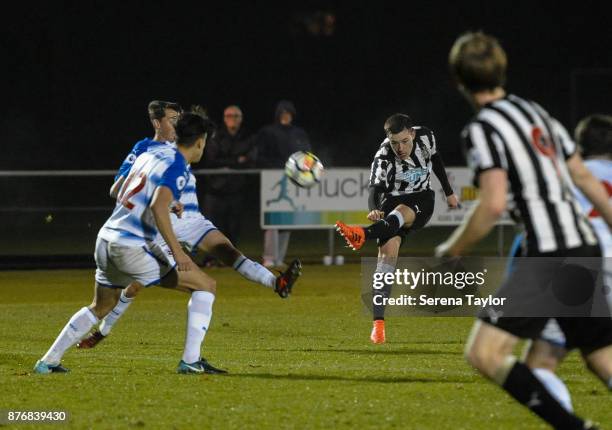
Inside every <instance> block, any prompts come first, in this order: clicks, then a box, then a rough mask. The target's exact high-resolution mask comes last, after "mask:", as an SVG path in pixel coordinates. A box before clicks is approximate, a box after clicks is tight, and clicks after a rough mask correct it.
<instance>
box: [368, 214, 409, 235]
mask: <svg viewBox="0 0 612 430" xmlns="http://www.w3.org/2000/svg"><path fill="white" fill-rule="evenodd" d="M400 227H401V225H399V219H398V218H397V217H396V216H395V215H387V217H386V218H385V219H381V220H380V221H376V222H375V223H374V224H372V225H370V226H368V227H366V228H364V229H363V230H364V231H365V237H366V239H383V238H387V237H392V236H394V235H395V233H397V231H398V230H399V229H400Z"/></svg>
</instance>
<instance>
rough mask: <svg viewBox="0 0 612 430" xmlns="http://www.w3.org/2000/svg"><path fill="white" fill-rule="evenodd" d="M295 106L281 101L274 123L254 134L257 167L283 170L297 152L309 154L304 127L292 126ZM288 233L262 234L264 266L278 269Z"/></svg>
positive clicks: (285, 247)
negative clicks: (290, 157)
mask: <svg viewBox="0 0 612 430" xmlns="http://www.w3.org/2000/svg"><path fill="white" fill-rule="evenodd" d="M295 117H296V110H295V106H294V104H293V103H292V102H290V101H288V100H281V101H280V102H279V103H278V104H277V106H276V114H275V121H274V123H273V124H270V125H267V126H265V127H264V128H262V129H261V130H260V132H259V133H258V135H257V143H256V145H257V146H256V149H257V167H260V168H268V169H269V168H274V169H284V167H285V162H286V161H287V158H289V156H290V155H291V154H293V153H294V152H297V151H310V140H309V139H308V135H307V134H306V132H305V131H304V129H303V128H301V127H298V126H296V125H294V124H293V120H294V119H295ZM289 235H290V233H289V231H279V230H266V232H265V234H264V255H263V264H264V266H266V267H272V266H281V265H283V263H284V260H285V255H286V254H287V247H288V246H289Z"/></svg>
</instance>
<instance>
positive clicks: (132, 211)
mask: <svg viewBox="0 0 612 430" xmlns="http://www.w3.org/2000/svg"><path fill="white" fill-rule="evenodd" d="M213 130H214V127H213V125H212V122H210V121H209V120H207V119H205V118H203V117H201V116H199V115H195V114H191V113H186V114H184V115H183V116H182V117H181V118H180V120H179V121H178V124H177V127H176V132H177V137H178V139H177V148H173V147H171V146H169V145H160V146H159V147H158V149H157V150H156V151H150V152H146V153H144V154H142V155H140V156H139V157H138V158H137V159H136V161H135V162H134V165H133V166H132V169H131V170H130V174H129V176H128V178H127V179H126V180H125V182H124V183H123V185H122V186H121V187H120V190H119V193H118V197H117V205H116V206H115V209H114V211H113V213H112V215H111V217H110V218H109V219H108V220H107V221H106V223H105V224H104V225H103V226H102V228H101V229H100V232H99V233H98V239H97V242H96V250H95V259H96V266H97V269H96V275H95V279H96V284H95V295H94V300H93V302H92V304H91V305H90V306H89V307H84V308H82V309H80V310H79V311H78V312H77V313H75V314H74V315H73V316H72V317H71V318H70V320H69V321H68V323H67V324H66V326H65V327H64V329H63V330H62V331H61V333H60V335H59V336H58V337H57V339H56V340H55V342H54V343H53V345H52V346H51V348H50V349H49V351H47V353H46V354H45V355H44V356H43V357H42V358H41V359H40V360H38V362H37V363H36V365H35V367H34V372H35V373H41V374H47V373H54V372H66V371H67V369H66V368H64V367H63V366H62V365H61V363H60V361H61V359H62V357H63V355H64V353H65V352H66V350H68V348H70V347H71V346H72V345H74V344H75V343H76V342H77V341H78V340H79V339H80V338H81V337H82V336H84V335H85V334H87V332H89V330H90V329H91V328H92V327H93V326H94V325H95V324H96V323H97V322H98V321H99V319H100V318H102V317H104V316H105V315H106V314H107V313H108V312H109V311H110V310H111V309H112V307H113V306H114V305H115V303H116V301H117V298H118V291H119V290H118V288H125V287H127V286H128V285H129V284H130V283H132V282H138V283H139V284H141V285H145V286H149V285H161V286H162V287H165V288H170V289H174V290H177V291H182V292H185V293H188V294H190V296H191V299H190V300H189V304H188V307H187V309H188V313H187V334H186V338H185V350H184V353H183V357H182V359H181V361H180V362H179V366H178V369H177V371H178V372H179V373H205V372H206V371H208V373H222V372H224V371H222V370H219V369H216V368H214V367H213V366H211V365H210V364H208V363H207V362H206V360H204V359H203V358H201V357H200V349H201V345H202V342H203V341H204V336H205V335H206V332H207V330H208V328H209V326H210V321H211V318H212V305H213V302H214V300H215V290H216V285H215V281H214V280H213V279H212V278H211V277H209V276H208V275H206V274H205V273H204V272H202V271H201V270H199V269H198V267H197V266H196V265H195V264H194V263H193V261H192V260H191V258H190V257H189V256H188V255H187V254H186V253H185V252H184V251H183V249H182V248H181V245H180V244H179V242H178V240H177V238H176V236H175V234H174V231H173V229H172V224H171V222H170V212H169V207H170V205H171V203H172V201H173V200H178V199H179V198H180V196H181V194H182V193H183V191H184V190H185V188H186V185H187V178H188V176H189V164H190V163H192V162H197V161H199V160H200V159H201V158H202V153H203V151H204V147H205V145H206V139H207V137H208V136H209V135H210V134H211V133H212V131H213ZM158 233H159V234H161V236H162V237H163V239H164V241H165V243H167V244H168V247H169V249H170V251H171V253H170V252H168V251H167V250H165V249H164V248H162V247H161V246H160V245H159V244H158V243H156V242H154V239H155V238H156V236H157V235H158Z"/></svg>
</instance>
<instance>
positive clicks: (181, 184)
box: [176, 176, 187, 190]
mask: <svg viewBox="0 0 612 430" xmlns="http://www.w3.org/2000/svg"><path fill="white" fill-rule="evenodd" d="M185 185H187V179H185V177H184V176H179V177H178V178H176V188H177V189H179V190H182V189H183V188H185Z"/></svg>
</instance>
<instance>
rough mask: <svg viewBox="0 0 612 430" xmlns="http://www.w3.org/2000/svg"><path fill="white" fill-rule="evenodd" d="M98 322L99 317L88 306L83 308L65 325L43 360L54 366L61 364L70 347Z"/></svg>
mask: <svg viewBox="0 0 612 430" xmlns="http://www.w3.org/2000/svg"><path fill="white" fill-rule="evenodd" d="M97 323H98V318H96V316H95V315H94V314H93V313H92V312H91V311H90V310H89V309H88V308H81V309H80V310H79V311H78V312H77V313H76V314H74V315H73V316H72V318H70V320H69V321H68V324H66V325H65V326H64V328H63V330H62V331H61V332H60V334H59V336H58V337H57V339H55V342H53V345H51V348H49V351H47V353H46V354H45V355H44V356H43V358H42V361H44V362H45V363H47V364H50V365H53V366H54V365H57V364H59V363H60V361H61V360H62V357H63V356H64V353H65V352H66V351H67V350H68V348H70V347H71V346H72V345H74V344H75V343H77V342H78V341H79V340H81V338H82V337H83V336H85V335H86V334H87V333H89V330H91V328H92V327H93V326H94V325H95V324H97Z"/></svg>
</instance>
